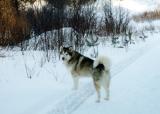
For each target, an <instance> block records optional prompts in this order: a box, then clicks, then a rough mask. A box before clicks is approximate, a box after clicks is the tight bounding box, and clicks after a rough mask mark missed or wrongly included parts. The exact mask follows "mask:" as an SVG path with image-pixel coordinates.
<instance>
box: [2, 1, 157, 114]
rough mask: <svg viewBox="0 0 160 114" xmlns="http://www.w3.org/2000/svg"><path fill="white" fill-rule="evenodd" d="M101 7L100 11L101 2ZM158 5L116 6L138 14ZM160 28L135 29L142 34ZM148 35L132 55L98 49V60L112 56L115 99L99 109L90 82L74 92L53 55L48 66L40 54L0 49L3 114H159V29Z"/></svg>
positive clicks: (106, 45)
mask: <svg viewBox="0 0 160 114" xmlns="http://www.w3.org/2000/svg"><path fill="white" fill-rule="evenodd" d="M99 1H100V3H99V4H100V5H99V8H102V7H100V6H102V4H103V2H102V1H103V0H99ZM159 3H160V2H159V0H141V1H139V0H121V1H119V0H114V5H115V6H118V5H121V6H123V7H125V8H127V9H129V10H130V11H131V12H133V11H136V13H137V12H143V11H144V10H146V9H147V10H148V9H152V8H153V7H156V6H157V5H158V4H159ZM134 6H136V7H134ZM99 10H100V9H99ZM159 23H160V22H159V21H154V22H152V23H133V24H132V25H134V26H135V29H137V30H142V29H144V27H145V26H150V25H152V26H154V27H155V26H157V25H160V24H159ZM146 24H149V25H146ZM136 27H137V28H136ZM145 35H147V36H148V38H147V39H146V41H145V42H144V41H142V40H140V39H139V38H138V37H139V36H135V39H134V40H135V42H136V44H132V45H130V46H129V48H128V49H124V48H113V46H111V45H110V44H109V43H108V42H107V41H106V42H105V41H103V42H102V43H100V45H99V46H98V48H99V54H100V55H106V56H109V58H110V59H111V61H112V67H111V75H112V79H111V98H110V100H109V101H105V100H103V99H102V100H101V103H95V98H96V95H95V90H94V88H93V85H92V80H91V79H88V78H86V79H82V80H80V88H79V90H78V91H73V90H71V88H72V79H71V76H70V74H69V73H68V72H67V70H66V68H65V67H64V65H63V64H62V63H61V61H60V60H59V59H58V57H55V56H53V55H54V54H53V55H52V52H50V53H49V54H51V55H50V57H51V58H50V61H49V62H48V61H47V59H46V57H45V54H46V53H44V52H42V51H25V52H23V54H22V52H21V51H18V50H17V49H14V50H6V49H0V114H71V113H73V114H88V113H93V114H106V113H109V114H116V113H119V114H130V113H131V114H151V113H152V114H159V113H160V109H159V107H160V105H159V101H158V97H159V96H160V92H159V86H160V84H159V81H160V78H159V76H160V73H159V68H160V61H159V58H160V53H159V50H160V46H159V43H160V31H159V29H158V28H156V31H154V32H146V31H145ZM92 51H93V50H92V49H90V48H88V50H87V51H86V52H85V55H87V56H90V55H91V53H92ZM30 76H31V77H32V78H31V79H30V78H29V77H30ZM102 93H103V90H102ZM102 96H103V94H102Z"/></svg>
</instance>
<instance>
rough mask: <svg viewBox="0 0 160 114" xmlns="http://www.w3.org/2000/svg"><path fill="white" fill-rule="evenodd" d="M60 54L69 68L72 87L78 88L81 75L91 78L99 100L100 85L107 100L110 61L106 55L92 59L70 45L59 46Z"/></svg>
mask: <svg viewBox="0 0 160 114" xmlns="http://www.w3.org/2000/svg"><path fill="white" fill-rule="evenodd" d="M60 54H61V56H62V60H63V62H64V64H65V65H66V67H67V68H68V69H69V70H70V72H71V74H72V78H73V83H74V87H73V89H77V88H78V79H79V77H82V76H90V77H92V78H93V82H94V86H95V89H96V91H97V95H98V99H97V102H99V101H100V87H101V86H102V87H103V88H104V90H105V92H106V98H105V99H106V100H109V85H110V61H109V59H108V58H107V57H98V58H97V59H96V60H92V59H90V58H88V57H86V56H84V55H82V54H80V53H78V52H76V51H74V50H73V49H72V47H61V48H60Z"/></svg>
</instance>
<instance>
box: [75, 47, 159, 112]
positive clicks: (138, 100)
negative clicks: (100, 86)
mask: <svg viewBox="0 0 160 114" xmlns="http://www.w3.org/2000/svg"><path fill="white" fill-rule="evenodd" d="M159 58H160V46H157V47H155V48H154V49H152V50H150V51H149V52H148V53H147V54H144V55H143V56H142V57H140V58H139V59H138V60H136V61H135V62H134V63H133V64H131V65H130V66H129V67H127V68H125V69H124V70H123V71H122V72H121V73H119V74H117V76H116V77H113V79H112V83H111V98H110V100H109V101H108V102H106V101H104V100H102V101H101V103H95V102H94V101H95V98H96V95H95V94H94V95H92V96H91V97H90V98H89V99H88V100H87V101H86V102H85V103H84V104H83V105H82V106H80V107H79V108H78V109H77V110H76V111H75V112H74V113H73V114H159V113H160V103H159V96H160V83H159V82H160V72H159V71H160V60H159Z"/></svg>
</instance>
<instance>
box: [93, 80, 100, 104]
mask: <svg viewBox="0 0 160 114" xmlns="http://www.w3.org/2000/svg"><path fill="white" fill-rule="evenodd" d="M94 86H95V89H96V92H97V100H96V102H100V97H101V95H100V83H99V81H94Z"/></svg>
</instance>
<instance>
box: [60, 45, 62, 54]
mask: <svg viewBox="0 0 160 114" xmlns="http://www.w3.org/2000/svg"><path fill="white" fill-rule="evenodd" d="M62 51H63V46H61V47H60V54H61V53H62Z"/></svg>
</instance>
